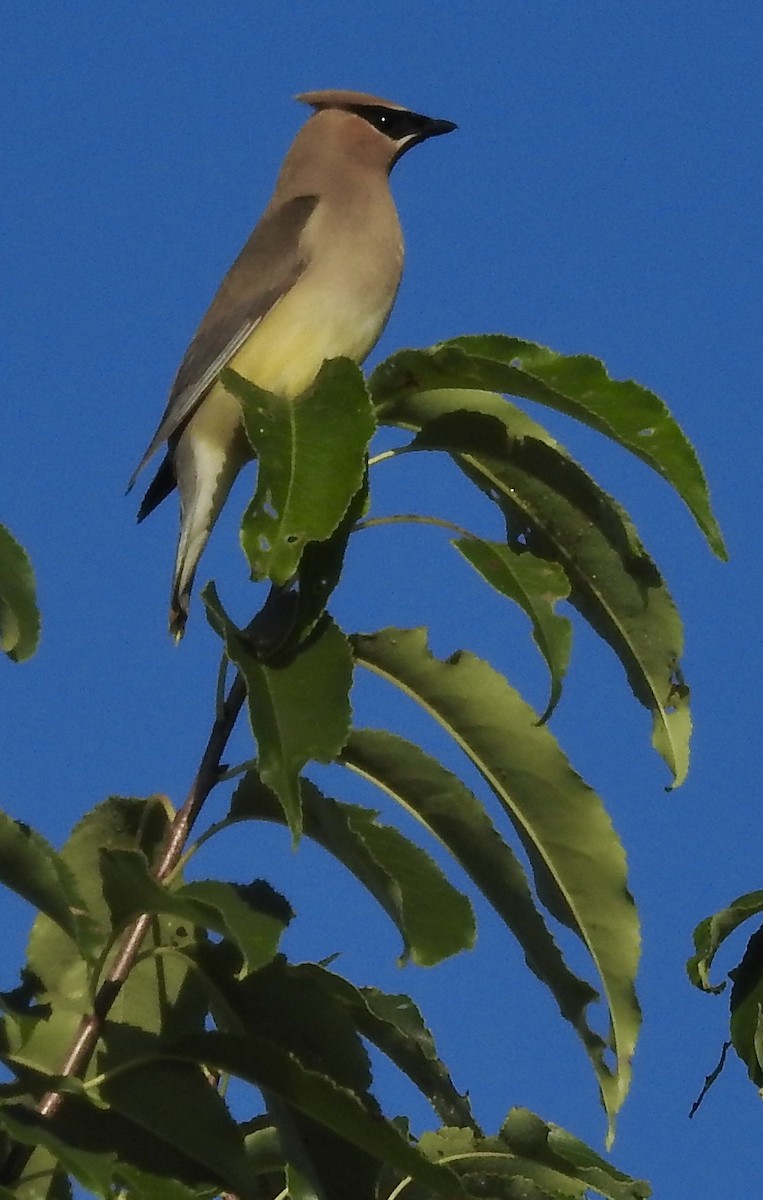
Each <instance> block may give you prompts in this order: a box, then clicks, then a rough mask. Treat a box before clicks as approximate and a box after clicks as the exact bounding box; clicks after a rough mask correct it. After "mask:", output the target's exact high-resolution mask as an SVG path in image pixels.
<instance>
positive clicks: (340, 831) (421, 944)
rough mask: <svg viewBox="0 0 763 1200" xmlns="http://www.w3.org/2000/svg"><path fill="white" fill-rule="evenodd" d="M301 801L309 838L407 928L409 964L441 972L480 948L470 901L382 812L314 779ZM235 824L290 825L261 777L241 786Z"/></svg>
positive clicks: (304, 785)
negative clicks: (332, 792)
mask: <svg viewBox="0 0 763 1200" xmlns="http://www.w3.org/2000/svg"><path fill="white" fill-rule="evenodd" d="M301 796H302V813H303V820H304V832H305V834H306V836H307V837H309V838H311V839H312V840H313V841H315V842H317V843H318V845H320V846H323V848H324V849H325V850H327V851H328V852H329V853H330V854H333V856H334V857H335V858H336V859H337V860H338V861H339V862H341V863H342V864H343V865H344V866H345V867H346V868H347V869H348V870H349V871H351V872H352V873H353V875H355V877H356V879H358V880H359V881H360V882H361V883H362V884H363V886H364V887H366V888H367V889H368V891H369V892H370V893H371V895H372V896H373V897H374V898H375V899H376V900H377V901H378V902H379V903H380V904H381V905H382V907H383V908H384V911H385V912H386V913H387V914H388V916H389V917H390V918H391V919H392V921H394V923H395V925H396V926H397V928H398V929H399V930H400V934H401V936H402V938H403V945H404V955H403V958H404V959H405V958H407V957H408V956H409V955H410V957H411V959H412V960H413V962H415V963H416V964H417V965H419V966H433V965H434V964H435V963H438V962H441V961H442V960H443V959H444V958H448V957H449V956H450V955H452V954H458V953H459V952H460V951H462V950H466V949H469V948H470V947H471V946H472V945H473V943H474V936H475V929H474V917H473V914H472V910H471V906H470V904H469V901H468V900H467V899H466V898H465V897H464V896H462V895H461V893H460V892H458V891H457V890H456V889H455V888H454V887H453V886H452V885H451V884H450V883H449V882H448V880H447V879H446V878H445V876H444V875H443V873H442V871H441V870H440V869H439V867H438V866H437V864H436V863H435V862H434V861H433V860H432V859H431V858H430V857H429V855H427V854H425V853H424V851H423V850H421V849H420V847H418V846H415V845H414V844H413V843H412V842H410V841H409V840H408V839H407V838H405V837H404V836H403V835H402V834H401V833H399V832H398V831H397V830H396V829H393V828H391V827H389V826H383V825H380V824H379V823H378V821H377V816H378V814H377V813H375V812H372V811H370V810H369V809H366V808H362V807H360V806H357V805H352V804H345V803H341V802H339V801H337V800H332V799H330V798H329V797H327V796H324V795H323V794H322V793H321V792H320V791H319V790H318V788H317V787H315V785H314V784H313V783H311V782H310V780H308V779H302V781H301ZM229 818H230V820H231V821H239V820H251V819H254V820H265V821H278V822H285V815H284V813H283V809H282V808H281V807H280V805H279V803H278V801H277V799H276V797H275V796H274V794H273V792H271V791H270V789H268V788H267V787H265V785H264V784H263V783H262V780H261V779H260V778H259V777H258V775H257V774H256V772H249V773H248V774H247V775H245V776H244V778H243V779H242V780H241V782H240V783H239V785H238V787H237V789H236V791H235V793H234V796H233V800H232V802H231V810H230V814H229Z"/></svg>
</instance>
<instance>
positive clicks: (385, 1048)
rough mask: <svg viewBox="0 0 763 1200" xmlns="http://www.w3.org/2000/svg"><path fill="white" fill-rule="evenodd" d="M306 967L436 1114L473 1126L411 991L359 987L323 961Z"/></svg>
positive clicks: (472, 1121) (356, 1026) (467, 1110)
mask: <svg viewBox="0 0 763 1200" xmlns="http://www.w3.org/2000/svg"><path fill="white" fill-rule="evenodd" d="M305 970H308V971H313V972H321V975H322V976H323V980H324V987H326V988H328V989H329V990H330V992H331V995H332V997H333V998H334V999H336V1000H338V1001H339V1003H340V1004H341V1005H342V1006H343V1008H344V1009H345V1010H346V1011H347V1013H348V1014H349V1015H350V1017H351V1018H352V1022H353V1025H354V1027H355V1028H356V1029H357V1031H358V1033H359V1034H361V1036H362V1037H364V1038H366V1039H367V1040H368V1041H370V1042H373V1044H374V1045H375V1046H377V1047H378V1048H379V1050H381V1051H382V1053H383V1054H385V1055H386V1056H387V1058H389V1059H390V1061H391V1062H393V1063H394V1064H395V1065H396V1066H397V1067H398V1068H399V1069H400V1070H401V1071H403V1072H404V1073H405V1074H406V1075H407V1076H408V1078H409V1079H410V1080H411V1081H412V1082H413V1083H414V1084H415V1085H416V1087H417V1088H418V1089H419V1091H420V1092H421V1093H422V1094H423V1095H424V1096H426V1098H427V1100H428V1101H429V1102H430V1104H431V1105H432V1107H433V1108H434V1110H435V1112H436V1113H437V1115H438V1116H439V1117H440V1119H441V1120H443V1121H447V1122H449V1123H456V1122H458V1123H459V1124H461V1125H465V1126H468V1127H469V1128H471V1129H474V1130H476V1131H478V1126H477V1125H476V1123H475V1121H474V1117H473V1116H472V1113H471V1109H470V1107H469V1102H468V1099H467V1097H465V1096H460V1095H459V1093H458V1092H457V1091H456V1089H455V1087H454V1086H453V1082H452V1080H451V1078H450V1075H449V1074H448V1071H447V1069H446V1067H445V1064H444V1063H443V1062H442V1060H441V1059H440V1058H438V1056H437V1050H436V1047H435V1044H434V1039H433V1037H432V1035H431V1033H430V1032H429V1030H428V1029H427V1028H426V1026H425V1024H424V1022H423V1020H422V1017H421V1013H420V1012H419V1010H418V1008H417V1007H416V1005H415V1004H414V1003H413V1001H412V1000H411V998H410V996H403V995H390V994H389V993H386V992H381V991H379V990H378V989H377V988H360V989H358V988H356V987H354V986H353V985H352V984H351V983H349V982H348V981H347V980H346V979H342V978H341V976H339V975H335V974H333V973H331V972H328V971H326V970H324V969H323V968H322V967H316V966H308V967H306V968H305Z"/></svg>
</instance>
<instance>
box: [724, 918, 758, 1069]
mask: <svg viewBox="0 0 763 1200" xmlns="http://www.w3.org/2000/svg"><path fill="white" fill-rule="evenodd" d="M729 973H730V975H731V977H732V979H733V980H734V986H733V987H732V989H731V1000H730V1004H729V1007H730V1010H731V1041H732V1044H733V1046H734V1049H735V1050H736V1052H737V1054H738V1055H739V1057H740V1058H741V1060H742V1062H743V1063H744V1064H745V1066H746V1067H747V1074H748V1075H749V1077H750V1079H751V1080H752V1082H753V1083H754V1084H755V1086H756V1087H757V1088H760V1087H761V1085H763V928H760V929H758V930H756V932H755V933H754V934H753V935H752V937H751V938H750V940H749V942H748V943H747V947H746V949H745V952H744V954H743V956H742V961H741V962H740V963H739V966H738V967H735V968H734V970H733V971H731V972H729Z"/></svg>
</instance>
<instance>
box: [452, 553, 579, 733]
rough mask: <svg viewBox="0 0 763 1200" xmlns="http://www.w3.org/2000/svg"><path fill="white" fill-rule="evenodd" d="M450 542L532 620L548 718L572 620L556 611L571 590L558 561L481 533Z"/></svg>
mask: <svg viewBox="0 0 763 1200" xmlns="http://www.w3.org/2000/svg"><path fill="white" fill-rule="evenodd" d="M453 545H454V546H455V547H456V549H457V550H458V551H459V553H461V554H462V555H463V556H464V558H465V559H466V561H467V562H469V563H471V564H472V566H473V567H474V568H475V570H477V571H479V573H480V575H481V576H482V578H483V579H485V580H487V582H488V583H489V584H491V585H492V586H493V587H494V588H495V589H496V591H498V592H501V593H502V595H504V596H508V598H509V599H510V600H514V601H516V603H517V604H519V605H520V606H521V607H522V608H523V609H524V611H525V612H526V613H527V615H528V617H529V618H530V620H531V621H532V624H533V639H534V640H535V644H536V646H537V647H538V649H539V650H540V652H541V654H542V655H543V657H544V658H545V660H546V664H547V666H548V669H549V672H550V674H551V694H550V695H549V698H548V704H547V705H546V711H545V712H544V713H543V716H542V717H541V724H543V723H544V722H545V721H547V720H548V719H549V717H550V716H551V714H552V712H553V711H554V709H555V708H556V706H557V704H558V702H559V698H560V696H561V694H562V681H563V679H564V676H565V674H566V673H567V667H568V665H569V661H570V650H571V648H572V624H571V622H570V621H569V620H568V618H567V617H560V616H558V615H557V614H556V613H555V612H554V605H555V604H556V603H557V601H559V600H565V599H566V598H567V597H568V596H569V594H570V584H569V580H568V578H567V575H566V574H565V572H564V570H563V568H562V567H560V566H559V564H558V563H554V562H548V561H546V560H545V559H543V558H537V557H536V556H535V555H534V554H531V553H530V551H529V550H525V549H522V548H519V547H516V546H510V545H509V546H507V545H504V544H503V543H501V542H485V541H482V540H481V539H480V538H457V539H456V540H455V541H454V542H453Z"/></svg>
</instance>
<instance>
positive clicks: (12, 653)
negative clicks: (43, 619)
mask: <svg viewBox="0 0 763 1200" xmlns="http://www.w3.org/2000/svg"><path fill="white" fill-rule="evenodd" d="M39 640H40V614H39V611H38V609H37V600H36V595H35V584H34V571H33V570H32V564H31V562H30V561H29V556H28V555H27V553H26V551H25V550H24V549H23V547H22V546H20V545H19V543H18V542H17V541H16V539H15V538H14V537H13V535H12V534H11V533H10V532H9V531H8V530H7V529H6V528H5V526H4V525H0V650H2V651H3V652H4V653H5V654H7V655H8V657H9V658H10V659H12V660H13V661H14V662H23V661H24V659H27V658H31V657H32V655H33V654H34V652H35V650H36V649H37V645H38V643H39Z"/></svg>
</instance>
